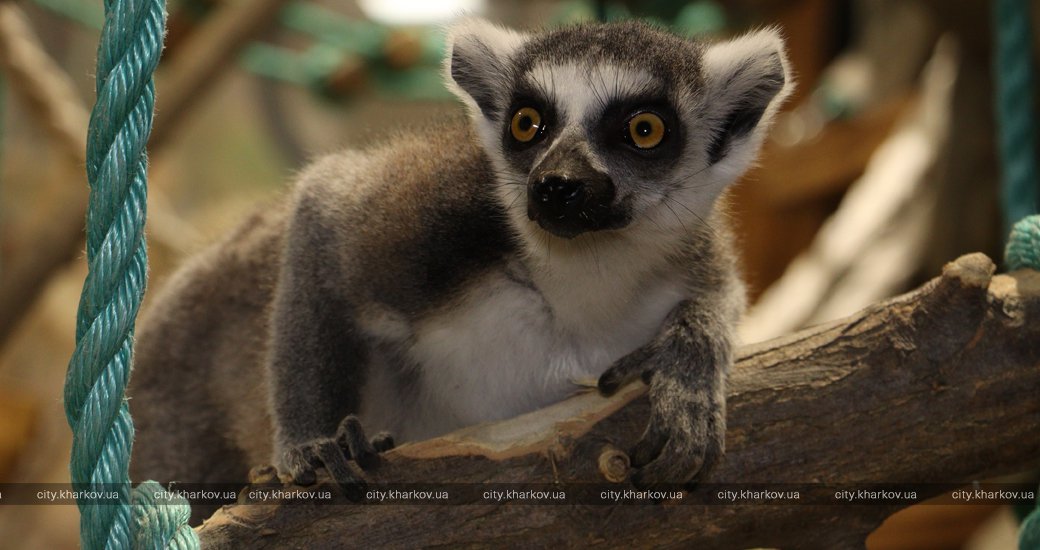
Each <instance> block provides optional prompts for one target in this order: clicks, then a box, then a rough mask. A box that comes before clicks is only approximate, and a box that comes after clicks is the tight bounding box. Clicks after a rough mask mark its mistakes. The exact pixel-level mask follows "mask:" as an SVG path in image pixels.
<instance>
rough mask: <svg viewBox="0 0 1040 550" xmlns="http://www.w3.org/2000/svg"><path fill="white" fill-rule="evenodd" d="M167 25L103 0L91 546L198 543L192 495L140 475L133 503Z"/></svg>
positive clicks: (89, 325)
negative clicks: (161, 497) (131, 395)
mask: <svg viewBox="0 0 1040 550" xmlns="http://www.w3.org/2000/svg"><path fill="white" fill-rule="evenodd" d="M165 23H166V12H165V2H164V1H163V0H105V24H104V27H103V28H102V30H101V39H100V43H99V45H98V61H97V84H96V93H97V101H96V103H95V105H94V109H93V110H92V111H91V115H90V126H89V128H88V130H87V179H88V180H89V182H90V188H91V190H90V199H89V204H88V210H87V263H88V267H89V272H88V274H87V279H86V281H85V282H84V284H83V293H82V295H81V297H80V304H79V311H78V313H77V323H76V350H75V352H74V353H73V355H72V359H71V360H70V362H69V370H68V374H67V376H66V379H65V414H66V417H67V418H68V422H69V426H71V427H72V432H73V434H72V460H71V463H70V470H71V475H72V484H73V487H74V488H75V489H76V490H77V491H96V492H97V494H98V495H101V497H100V498H90V497H89V496H86V495H84V496H81V498H79V499H77V504H78V505H79V509H80V514H81V517H80V536H81V540H82V546H83V548H85V549H101V548H113V549H123V548H132V547H135V548H183V549H190V548H197V547H198V538H197V536H196V535H195V533H194V532H193V531H192V530H191V529H190V528H188V527H186V526H185V525H184V522H185V521H186V520H187V511H188V507H187V503H186V502H185V501H183V499H179V500H174V501H171V500H165V501H163V502H162V503H159V502H157V501H156V498H155V497H156V490H157V489H161V487H159V486H158V484H155V483H146V484H142V486H141V487H139V488H138V490H137V491H135V492H134V494H133V497H132V500H133V502H131V494H130V479H129V474H128V467H129V463H130V448H131V445H132V443H133V436H134V427H133V422H132V420H131V418H130V409H129V407H128V406H127V400H126V397H125V393H124V392H125V389H126V384H127V381H128V380H129V377H130V368H131V359H132V346H133V326H134V320H135V319H136V317H137V311H138V308H139V307H140V304H141V298H142V296H143V294H144V289H145V283H146V278H147V271H146V270H147V255H146V253H145V242H144V222H145V208H146V205H145V199H146V194H147V180H146V177H147V176H146V171H147V159H146V153H145V145H146V143H147V141H148V135H149V133H150V132H151V128H152V113H153V107H154V100H155V86H154V83H153V81H152V73H153V72H154V71H155V67H156V65H157V64H158V62H159V54H160V52H161V51H162V42H163V33H164V28H165ZM108 495H114V496H113V497H111V498H109V496H108ZM131 504H133V505H135V506H134V507H133V509H132V507H131Z"/></svg>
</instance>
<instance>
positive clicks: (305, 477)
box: [283, 415, 394, 502]
mask: <svg viewBox="0 0 1040 550" xmlns="http://www.w3.org/2000/svg"><path fill="white" fill-rule="evenodd" d="M392 448H394V439H393V437H391V436H390V434H388V433H386V432H381V433H379V434H377V435H376V436H375V437H373V438H372V440H371V441H370V440H369V439H368V438H367V437H365V430H364V428H363V427H362V426H361V421H360V420H358V418H357V417H356V416H354V415H349V416H347V417H346V418H344V419H343V420H342V421H341V422H340V424H339V428H337V429H336V435H335V437H322V438H317V439H313V440H311V441H308V442H306V443H303V444H300V445H295V446H292V447H289V448H288V449H287V450H286V451H285V457H284V458H283V464H284V465H285V468H286V469H287V473H288V474H289V475H290V476H291V477H292V480H293V483H295V484H297V485H304V486H307V485H313V484H314V483H315V482H316V481H317V474H316V472H315V470H316V469H317V468H325V469H326V470H327V471H328V472H329V476H330V477H332V479H334V480H335V481H336V483H337V484H339V486H340V487H341V488H342V489H343V493H344V494H345V495H346V497H347V498H348V499H350V500H352V501H355V502H358V501H361V500H363V498H364V495H365V480H364V478H362V476H360V475H359V474H357V473H355V472H354V471H353V470H352V469H351V468H350V465H349V464H348V461H350V460H353V461H354V462H355V463H357V465H358V466H359V467H360V468H361V469H362V470H371V469H373V468H375V467H377V466H378V465H379V453H381V452H384V451H388V450H390V449H392Z"/></svg>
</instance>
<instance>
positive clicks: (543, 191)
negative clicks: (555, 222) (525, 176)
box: [531, 175, 585, 215]
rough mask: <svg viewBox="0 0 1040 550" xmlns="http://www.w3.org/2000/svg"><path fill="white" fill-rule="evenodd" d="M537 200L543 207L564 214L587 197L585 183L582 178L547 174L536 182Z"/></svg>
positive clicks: (535, 192)
mask: <svg viewBox="0 0 1040 550" xmlns="http://www.w3.org/2000/svg"><path fill="white" fill-rule="evenodd" d="M531 191H532V192H533V193H534V198H535V200H536V201H537V202H538V203H539V204H540V205H541V206H542V207H543V208H548V209H549V210H552V211H554V213H556V214H558V215H563V214H565V213H566V211H567V210H568V209H570V208H571V207H574V206H580V205H581V203H582V202H583V201H584V199H585V184H584V183H582V182H581V180H576V179H571V178H567V177H563V176H558V175H547V176H544V177H543V178H541V179H540V180H538V182H537V183H535V184H534V186H533V188H532V190H531Z"/></svg>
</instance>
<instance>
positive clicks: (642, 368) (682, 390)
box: [599, 306, 732, 488]
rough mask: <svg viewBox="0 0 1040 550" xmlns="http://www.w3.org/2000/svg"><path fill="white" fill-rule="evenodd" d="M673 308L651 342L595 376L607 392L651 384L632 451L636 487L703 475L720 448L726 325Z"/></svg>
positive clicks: (723, 429) (723, 425) (723, 433)
mask: <svg viewBox="0 0 1040 550" xmlns="http://www.w3.org/2000/svg"><path fill="white" fill-rule="evenodd" d="M688 309H689V308H686V307H683V306H680V307H678V308H676V311H675V312H673V313H672V315H671V316H670V318H669V319H668V320H667V321H666V322H665V326H664V330H663V331H662V332H661V334H659V335H658V336H657V337H656V338H655V339H654V340H652V341H651V342H650V343H648V344H646V345H644V346H642V347H640V348H639V349H637V350H635V351H634V352H632V353H630V354H628V355H626V356H624V357H622V358H621V359H620V360H618V361H617V362H616V363H614V365H612V366H611V367H610V368H609V369H607V371H606V372H604V373H603V375H602V376H601V377H600V379H599V390H600V392H601V393H603V394H604V395H610V394H613V393H614V392H615V391H617V389H618V388H619V387H621V386H622V385H623V384H625V383H627V382H629V381H631V380H633V379H635V378H636V377H642V379H643V381H644V382H646V383H647V384H649V385H650V422H649V425H648V426H647V427H646V431H645V432H644V433H643V436H642V438H641V439H640V440H639V442H638V443H637V444H636V446H635V447H634V448H633V449H632V450H631V452H630V456H631V459H632V465H633V466H634V467H636V468H638V471H636V472H635V473H634V474H633V476H632V483H633V484H634V485H636V486H637V487H640V488H648V487H652V486H660V485H666V484H682V483H686V482H688V481H690V480H692V479H694V478H699V479H703V477H704V476H705V475H706V474H707V473H708V472H709V471H710V470H711V468H712V467H713V466H714V465H715V463H716V462H717V461H718V459H719V458H720V457H721V456H722V453H723V452H724V450H725V436H726V398H725V377H726V372H727V370H728V368H729V363H730V361H731V360H732V359H731V357H732V350H731V345H730V343H729V339H728V338H727V337H726V332H725V329H723V330H722V331H719V330H716V329H718V328H719V327H718V326H713V324H712V323H705V322H703V320H698V319H695V318H691V317H690V316H689V315H688V313H689V312H688Z"/></svg>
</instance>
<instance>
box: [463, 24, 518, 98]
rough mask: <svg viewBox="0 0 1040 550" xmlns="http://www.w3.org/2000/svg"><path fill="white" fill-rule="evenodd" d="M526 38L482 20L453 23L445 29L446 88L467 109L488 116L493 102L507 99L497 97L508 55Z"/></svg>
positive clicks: (507, 75) (507, 72) (501, 90)
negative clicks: (446, 50) (447, 53)
mask: <svg viewBox="0 0 1040 550" xmlns="http://www.w3.org/2000/svg"><path fill="white" fill-rule="evenodd" d="M526 39H527V36H526V35H523V34H520V33H518V32H515V31H511V30H509V29H504V28H502V27H498V26H495V25H492V24H491V23H489V22H487V21H485V20H484V19H479V18H467V19H463V20H461V21H459V22H458V23H455V24H454V25H452V26H451V27H450V28H449V29H448V51H449V52H450V53H449V55H448V56H447V60H446V61H445V70H446V72H447V75H448V78H447V80H448V87H449V88H451V90H452V91H453V92H454V93H455V95H457V96H459V99H461V100H462V101H463V102H464V103H466V104H467V105H468V106H470V107H471V108H475V109H479V110H480V111H482V112H483V113H484V116H488V117H490V116H492V113H493V112H494V110H495V107H496V105H497V103H498V102H499V101H504V100H505V99H507V98H504V97H500V95H501V94H504V93H505V91H504V88H506V85H505V82H504V81H505V79H506V78H508V77H509V70H508V67H509V56H510V55H511V54H512V53H513V52H515V51H516V50H517V49H518V48H519V47H520V46H521V45H522V44H523V43H524V41H525V40H526ZM500 108H501V107H500ZM474 114H476V113H474Z"/></svg>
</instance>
